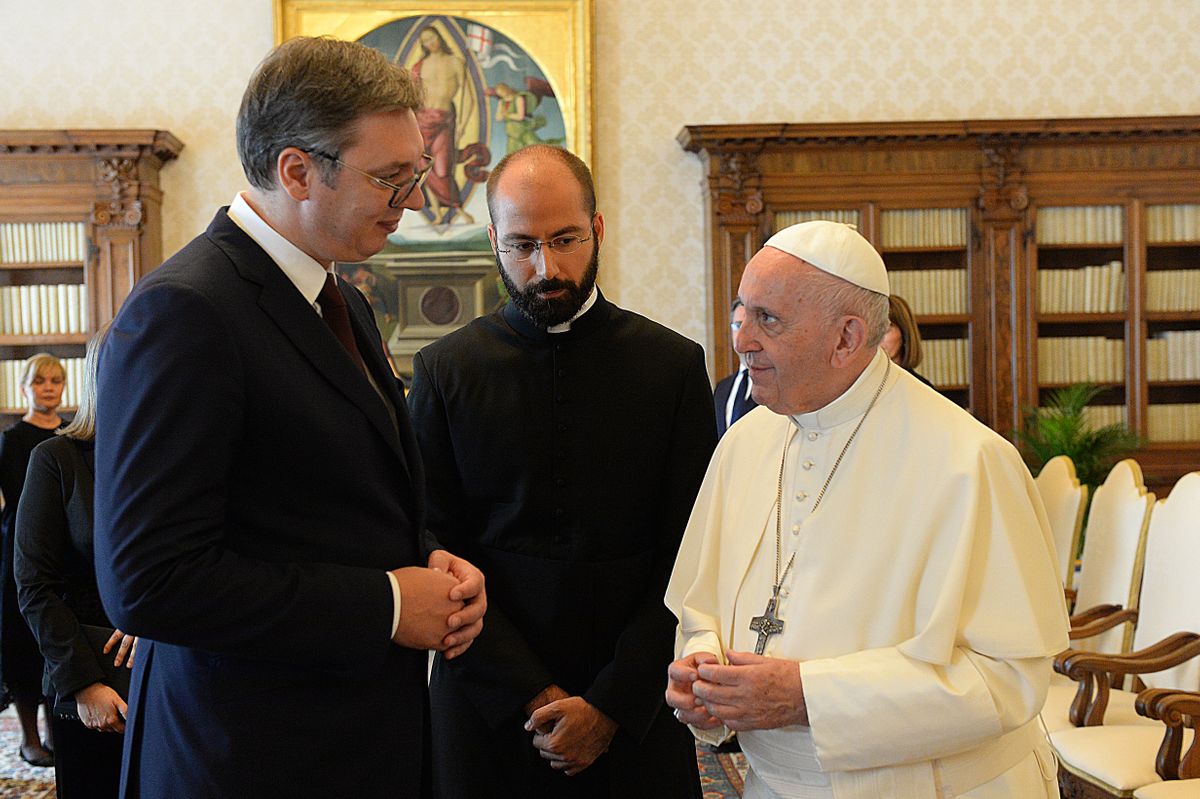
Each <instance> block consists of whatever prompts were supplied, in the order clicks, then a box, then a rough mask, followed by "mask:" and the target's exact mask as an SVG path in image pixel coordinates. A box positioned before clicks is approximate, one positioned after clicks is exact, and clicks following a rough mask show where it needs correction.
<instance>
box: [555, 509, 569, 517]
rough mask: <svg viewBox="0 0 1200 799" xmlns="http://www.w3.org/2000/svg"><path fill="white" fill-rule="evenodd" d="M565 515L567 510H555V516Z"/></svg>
mask: <svg viewBox="0 0 1200 799" xmlns="http://www.w3.org/2000/svg"><path fill="white" fill-rule="evenodd" d="M564 513H566V511H565V510H563V509H562V508H555V509H554V515H555V516H562V515H563V514H564Z"/></svg>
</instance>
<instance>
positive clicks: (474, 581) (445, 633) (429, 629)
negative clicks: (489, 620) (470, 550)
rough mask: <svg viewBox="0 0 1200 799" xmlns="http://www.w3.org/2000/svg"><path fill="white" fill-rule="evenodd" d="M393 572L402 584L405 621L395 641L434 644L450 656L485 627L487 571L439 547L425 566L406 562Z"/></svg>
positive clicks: (464, 648) (418, 646)
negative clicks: (484, 576)
mask: <svg viewBox="0 0 1200 799" xmlns="http://www.w3.org/2000/svg"><path fill="white" fill-rule="evenodd" d="M392 574H393V575H395V576H396V580H397V582H399V584H400V624H399V625H398V626H397V627H396V634H395V635H393V636H392V640H393V641H394V642H396V643H397V644H399V645H400V646H406V647H409V648H411V649H433V650H436V651H438V652H441V653H442V656H443V657H446V658H455V657H458V656H459V655H461V654H462V653H463V652H466V651H467V648H468V647H469V646H471V643H472V642H473V641H474V640H475V638H476V637H477V636H478V635H479V633H480V632H481V631H482V630H483V614H484V613H485V612H486V611H487V592H486V591H485V589H484V579H483V572H481V571H480V570H479V569H477V568H475V567H474V566H472V565H471V564H470V563H469V562H467V561H466V560H465V559H463V558H460V557H457V556H455V555H452V554H450V553H449V552H447V551H446V550H444V549H438V550H434V551H433V552H432V553H431V554H430V555H429V562H428V564H427V565H426V566H425V567H421V566H407V567H405V568H403V569H395V570H393V571H392Z"/></svg>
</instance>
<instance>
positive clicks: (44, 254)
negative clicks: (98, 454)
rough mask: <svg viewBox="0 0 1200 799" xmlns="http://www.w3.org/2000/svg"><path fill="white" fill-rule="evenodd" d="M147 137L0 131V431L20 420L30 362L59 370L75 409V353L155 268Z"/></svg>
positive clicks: (167, 144)
mask: <svg viewBox="0 0 1200 799" xmlns="http://www.w3.org/2000/svg"><path fill="white" fill-rule="evenodd" d="M182 147H183V145H182V144H181V143H180V142H179V140H178V139H176V138H175V137H174V136H172V135H171V134H170V133H167V132H166V131H157V130H0V425H3V427H8V426H9V425H11V424H12V423H13V422H14V421H15V420H16V419H17V418H19V417H20V416H21V415H22V414H23V413H24V401H23V399H22V398H21V395H20V392H19V388H18V382H19V377H20V371H21V366H22V364H23V363H24V360H25V359H26V358H28V357H29V356H30V355H32V354H34V353H36V352H41V351H46V352H50V353H51V354H53V355H56V356H57V357H59V358H60V359H61V360H62V361H63V365H64V367H65V368H66V370H67V385H66V389H65V391H64V393H63V409H64V410H65V411H68V412H69V411H71V410H73V409H74V406H75V405H76V404H77V400H76V397H75V391H76V390H77V386H78V385H79V379H80V375H81V374H82V367H83V353H84V345H85V344H86V343H87V340H88V339H89V338H90V337H91V335H92V334H93V333H94V332H95V331H96V329H97V328H98V327H99V325H101V324H104V323H105V322H107V321H109V320H110V319H111V318H112V317H113V315H114V314H115V313H116V311H117V309H118V308H119V307H120V304H121V302H122V301H123V300H124V298H125V296H126V295H127V294H128V293H129V290H130V289H131V288H133V285H134V284H135V283H136V282H137V280H138V279H139V278H140V277H141V276H142V275H143V274H145V273H146V272H147V271H149V270H150V269H152V268H154V267H155V266H157V265H158V264H159V263H160V261H161V259H162V227H161V209H162V191H161V189H160V186H159V170H160V169H161V168H162V166H163V165H164V164H166V163H168V162H170V161H171V160H173V159H174V158H176V157H177V156H178V155H179V151H180V150H181V149H182Z"/></svg>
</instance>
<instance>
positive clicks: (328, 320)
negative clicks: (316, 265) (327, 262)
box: [317, 272, 367, 374]
mask: <svg viewBox="0 0 1200 799" xmlns="http://www.w3.org/2000/svg"><path fill="white" fill-rule="evenodd" d="M317 302H319V303H320V304H321V318H322V319H324V320H325V324H327V325H329V329H330V330H332V331H333V335H335V336H337V340H338V341H340V342H342V346H343V347H345V348H346V352H348V353H350V357H351V358H352V359H353V360H354V363H356V364H357V365H358V368H359V369H361V370H362V371H363V374H366V371H367V367H366V364H364V363H363V359H362V355H361V354H360V353H359V351H358V344H356V343H355V342H354V330H353V329H352V328H351V327H350V311H349V310H348V309H347V308H346V298H345V297H343V296H342V292H340V291H338V287H337V278H336V277H334V276H333V273H332V272H331V273H328V274H326V275H325V285H324V286H322V287H321V293H320V294H318V295H317Z"/></svg>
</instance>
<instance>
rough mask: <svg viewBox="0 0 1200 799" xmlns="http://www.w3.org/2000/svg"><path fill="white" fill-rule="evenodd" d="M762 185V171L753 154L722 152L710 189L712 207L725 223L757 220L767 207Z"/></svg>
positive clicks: (753, 221) (750, 222) (751, 222)
mask: <svg viewBox="0 0 1200 799" xmlns="http://www.w3.org/2000/svg"><path fill="white" fill-rule="evenodd" d="M761 185H762V173H761V172H759V169H758V159H757V158H756V157H755V155H754V154H753V153H748V152H743V151H731V152H723V153H721V154H720V161H719V162H718V166H717V171H716V174H715V175H714V176H713V177H712V179H711V189H712V197H713V206H714V207H715V208H716V212H717V215H718V217H719V218H720V220H721V222H722V224H743V225H745V224H755V223H757V221H758V220H757V217H758V215H759V214H761V213H762V212H763V208H764V207H765V205H764V203H763V196H762V188H761Z"/></svg>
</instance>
